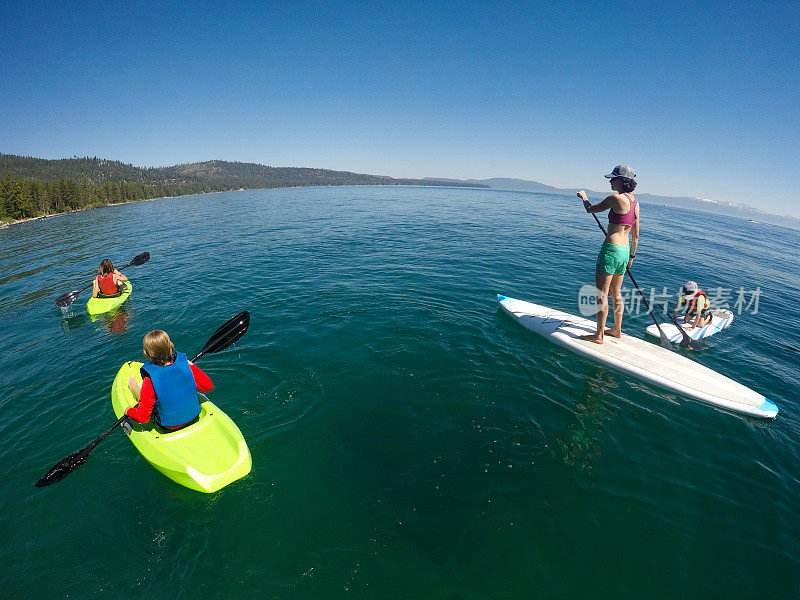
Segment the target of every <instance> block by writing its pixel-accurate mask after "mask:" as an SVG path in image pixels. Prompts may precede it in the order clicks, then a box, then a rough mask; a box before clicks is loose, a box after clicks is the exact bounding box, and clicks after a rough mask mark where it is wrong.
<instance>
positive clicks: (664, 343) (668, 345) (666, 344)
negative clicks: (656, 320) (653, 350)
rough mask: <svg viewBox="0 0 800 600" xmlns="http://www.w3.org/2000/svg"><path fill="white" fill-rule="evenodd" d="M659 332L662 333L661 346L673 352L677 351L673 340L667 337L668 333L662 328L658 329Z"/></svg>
mask: <svg viewBox="0 0 800 600" xmlns="http://www.w3.org/2000/svg"><path fill="white" fill-rule="evenodd" d="M658 331H659V333H661V347H662V348H664V349H665V350H669V351H671V352H675V348H673V347H672V342H670V341H669V339H667V335H666V334H665V333H664V332H663V331H661V328H660V327H659V329H658Z"/></svg>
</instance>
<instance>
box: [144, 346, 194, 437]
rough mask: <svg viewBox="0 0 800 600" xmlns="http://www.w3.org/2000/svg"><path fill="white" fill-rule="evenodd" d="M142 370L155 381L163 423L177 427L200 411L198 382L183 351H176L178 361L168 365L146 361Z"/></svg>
mask: <svg viewBox="0 0 800 600" xmlns="http://www.w3.org/2000/svg"><path fill="white" fill-rule="evenodd" d="M141 372H142V377H144V376H145V375H147V376H148V377H150V381H151V382H152V383H153V390H154V391H155V393H156V405H155V408H156V410H157V411H158V421H159V422H160V423H161V425H163V426H164V427H177V426H178V425H184V424H185V423H188V422H189V421H191V420H192V419H194V418H195V417H196V416H197V415H199V414H200V401H199V400H198V399H197V384H196V383H195V381H194V374H193V373H192V368H191V366H190V365H189V361H188V359H187V358H186V355H185V354H184V353H183V352H178V353H176V355H175V362H173V363H172V364H171V365H167V366H166V367H160V366H158V365H154V364H153V363H151V362H146V363H145V364H143V365H142V368H141Z"/></svg>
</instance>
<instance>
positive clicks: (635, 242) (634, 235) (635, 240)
mask: <svg viewBox="0 0 800 600" xmlns="http://www.w3.org/2000/svg"><path fill="white" fill-rule="evenodd" d="M638 247H639V203H638V202H637V203H636V220H635V221H634V222H633V227H631V260H633V257H634V256H636V249H637V248H638ZM628 266H629V267H630V266H631V265H630V263H628Z"/></svg>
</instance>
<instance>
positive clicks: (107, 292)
mask: <svg viewBox="0 0 800 600" xmlns="http://www.w3.org/2000/svg"><path fill="white" fill-rule="evenodd" d="M123 281H128V278H127V277H125V275H123V274H122V273H120V272H119V271H117V270H116V269H115V268H114V265H113V264H111V261H110V260H108V259H107V258H104V259H103V262H101V263H100V268H99V269H97V277H95V278H94V281H93V282H92V298H107V297H109V296H119V295H120V294H121V293H122V289H121V286H120V284H121V283H122V282H123Z"/></svg>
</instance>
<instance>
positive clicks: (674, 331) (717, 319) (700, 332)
mask: <svg viewBox="0 0 800 600" xmlns="http://www.w3.org/2000/svg"><path fill="white" fill-rule="evenodd" d="M682 320H683V317H679V318H678V323H680V325H681V327H683V329H684V331H685V332H686V335H688V336H689V337H690V338H692V339H693V340H701V339H703V338H707V337H709V336H711V335H714V334H715V333H719V332H720V331H722V330H723V329H727V328H728V327H730V326H731V323H733V313H732V312H731V311H729V310H712V311H711V322H710V323H709V324H708V325H705V326H703V327H698V328H696V329H690V327H691V326H692V323H694V318H692V320H691V321H689V322H688V323H681V321H682ZM645 331H646V332H647V334H648V335H652V336H653V337H657V338H660V337H661V336H660V335H659V334H658V327H656V324H655V323H653V324H652V325H650V327H648V328H647V329H646V330H645ZM661 331H663V332H664V335H666V336H667V339H668V340H669V341H670V342H675V343H677V342H680V341H681V340H682V339H683V336H682V335H681V332H680V331H678V328H677V327H675V325H673V324H672V323H661Z"/></svg>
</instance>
